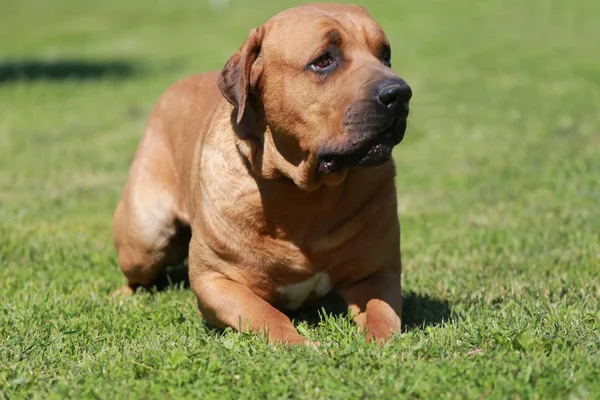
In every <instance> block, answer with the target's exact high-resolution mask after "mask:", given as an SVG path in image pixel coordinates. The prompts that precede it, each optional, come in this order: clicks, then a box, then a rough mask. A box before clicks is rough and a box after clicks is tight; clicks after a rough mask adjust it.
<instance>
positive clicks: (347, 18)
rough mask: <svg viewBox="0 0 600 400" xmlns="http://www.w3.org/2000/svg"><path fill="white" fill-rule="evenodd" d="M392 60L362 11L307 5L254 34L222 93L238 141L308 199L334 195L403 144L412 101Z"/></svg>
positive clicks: (225, 75)
mask: <svg viewBox="0 0 600 400" xmlns="http://www.w3.org/2000/svg"><path fill="white" fill-rule="evenodd" d="M390 57H391V51H390V44H389V42H388V40H387V38H386V35H385V33H384V32H383V30H382V29H381V27H380V26H379V25H378V24H377V23H376V22H375V21H374V20H373V19H372V18H371V17H370V16H369V14H368V13H367V12H366V11H365V10H364V9H363V8H361V7H358V6H351V5H340V4H311V5H306V6H301V7H298V8H294V9H290V10H286V11H284V12H282V13H280V14H278V15H276V16H274V17H273V18H271V19H270V20H269V21H268V22H267V23H265V24H264V25H262V26H260V27H259V28H257V29H255V30H253V31H252V32H250V35H249V36H248V38H247V39H246V42H245V43H244V45H243V46H242V48H241V49H240V51H239V52H238V53H236V54H235V55H234V56H233V57H232V58H231V59H230V60H229V61H228V63H227V65H226V66H225V68H224V69H223V71H222V72H221V75H220V78H219V87H220V89H221V92H222V93H223V95H224V96H225V98H226V99H227V100H228V101H229V102H230V103H231V104H233V105H234V107H235V110H234V113H233V119H234V126H236V130H237V132H238V135H239V136H240V137H241V138H242V139H245V140H248V141H254V142H255V143H257V145H256V146H254V148H258V149H262V152H263V153H262V154H263V155H262V158H261V161H260V163H261V165H262V164H264V163H265V161H268V162H272V163H274V164H277V165H276V168H277V169H279V170H280V171H281V172H282V173H283V174H284V175H287V176H288V177H290V178H292V179H293V180H294V181H295V182H296V184H298V186H300V187H303V188H306V189H311V188H314V187H315V186H318V185H319V184H320V182H324V183H326V184H329V185H336V184H339V183H340V182H342V181H343V180H344V179H345V177H346V173H347V170H348V169H349V168H352V167H363V166H374V165H380V164H382V163H385V162H386V161H388V160H390V158H391V153H392V148H393V147H394V146H395V145H396V144H398V143H399V142H400V141H401V140H402V138H403V137H404V132H405V130H406V119H407V116H408V110H409V107H408V105H409V100H410V98H411V96H412V92H411V89H410V87H409V86H408V85H407V84H406V82H405V81H404V80H402V79H401V78H400V77H398V75H396V73H395V72H394V71H393V70H392V69H391V61H390ZM266 146H270V147H272V149H271V150H270V151H268V149H265V147H266ZM267 154H270V156H268V157H267V158H269V157H270V158H275V159H277V161H273V160H265V157H266V156H265V155H267Z"/></svg>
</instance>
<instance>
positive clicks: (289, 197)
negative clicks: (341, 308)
mask: <svg viewBox="0 0 600 400" xmlns="http://www.w3.org/2000/svg"><path fill="white" fill-rule="evenodd" d="M390 57H391V51H390V44H389V42H388V39H387V38H386V35H385V33H384V31H383V30H382V28H381V27H380V26H379V25H378V24H377V23H376V22H375V21H374V20H373V19H372V18H371V17H370V16H369V14H368V13H367V11H366V10H365V9H363V8H362V7H359V6H354V5H341V4H310V5H303V6H300V7H297V8H292V9H289V10H285V11H283V12H281V13H279V14H277V15H275V16H274V17H272V18H271V19H269V20H268V21H267V22H266V23H265V24H263V25H261V26H259V27H258V28H256V29H253V30H252V31H251V32H250V33H249V35H248V37H247V39H246V41H245V42H244V44H243V45H242V47H241V48H240V50H239V51H238V52H237V53H235V54H234V55H233V56H232V57H231V59H229V61H228V62H227V64H226V65H225V67H224V68H223V70H221V71H219V72H212V73H204V74H198V75H194V76H192V77H190V78H187V79H184V80H182V81H180V82H178V83H175V84H174V85H173V86H171V87H170V88H169V89H167V91H166V92H165V93H164V94H163V95H162V96H161V97H160V99H159V100H158V103H157V105H156V106H155V108H154V109H153V111H152V113H151V115H150V117H149V121H148V124H147V127H146V129H145V132H144V135H143V137H142V139H141V142H140V144H139V147H138V149H137V152H136V155H135V158H134V160H133V163H132V165H131V169H130V173H129V177H128V180H127V183H126V185H125V189H124V192H123V195H122V198H121V200H120V202H119V204H118V206H117V209H116V211H115V214H114V243H115V246H116V250H117V253H118V262H119V265H120V267H121V270H122V271H123V273H124V275H125V277H126V279H127V285H126V286H125V289H124V292H125V293H133V292H135V290H136V289H137V288H139V287H146V288H149V287H152V286H153V284H154V283H155V282H156V280H157V277H158V276H159V275H160V273H161V271H163V269H164V268H165V267H166V266H170V265H177V264H180V263H182V262H183V261H185V259H186V258H188V260H189V279H190V286H191V289H192V290H193V292H194V294H195V295H196V297H197V300H198V310H199V312H200V315H201V317H202V318H204V319H205V320H206V321H207V322H208V323H209V324H210V325H213V326H215V327H218V328H226V327H232V328H234V329H237V330H241V331H251V332H253V333H257V334H261V333H262V334H265V335H266V336H267V339H268V341H269V342H271V343H283V344H287V345H297V344H310V343H312V342H310V341H309V340H308V339H306V338H305V337H303V336H302V335H300V334H299V333H298V332H297V331H296V329H295V328H294V325H293V324H292V322H291V321H290V319H289V318H288V317H287V316H286V315H285V314H284V311H285V310H294V309H297V308H299V307H303V306H306V305H308V304H311V303H313V302H314V301H316V300H317V299H319V298H320V297H322V296H324V295H326V294H327V293H329V292H330V291H336V292H337V293H338V294H339V295H340V296H341V298H343V299H344V301H345V302H346V303H347V305H348V308H349V311H350V313H351V315H352V317H353V319H354V321H355V322H356V323H357V324H358V325H359V326H360V327H361V328H362V331H363V332H365V334H366V335H367V338H368V339H369V340H374V341H378V342H380V343H383V342H385V341H387V340H389V339H390V338H392V337H393V335H394V334H396V333H398V332H400V328H401V309H402V296H401V282H400V281H401V255H400V225H399V222H398V214H397V205H396V188H395V167H394V164H393V160H392V158H391V154H392V149H393V147H394V146H395V145H397V144H398V143H400V141H401V140H402V138H403V137H404V134H405V131H406V123H407V117H408V113H409V100H410V99H411V96H412V92H411V88H410V87H409V86H408V84H407V83H406V82H405V81H404V80H403V79H401V78H400V77H399V76H398V75H397V74H396V73H395V72H394V71H393V70H392V69H391V61H390Z"/></svg>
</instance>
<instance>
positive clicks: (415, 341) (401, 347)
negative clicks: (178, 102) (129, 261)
mask: <svg viewBox="0 0 600 400" xmlns="http://www.w3.org/2000/svg"><path fill="white" fill-rule="evenodd" d="M244 4H246V5H244ZM247 4H249V2H242V1H241V0H234V1H233V3H232V6H231V7H230V8H228V9H227V10H225V11H222V12H214V11H211V10H210V8H209V6H208V1H200V0H195V1H191V0H178V1H166V0H161V1H156V2H143V1H141V0H135V1H134V0H132V1H123V0H106V1H103V2H93V3H90V2H82V1H76V0H30V1H23V0H3V2H2V6H1V7H0V9H1V11H0V12H1V15H2V17H0V399H1V398H10V399H13V398H14V399H17V398H25V397H27V398H40V399H47V398H62V397H72V398H179V397H184V396H187V397H192V396H193V397H195V398H236V399H237V398H304V399H321V398H323V399H327V398H340V399H345V398H370V399H380V398H402V397H406V398H482V397H484V398H487V397H489V398H572V399H597V398H600V333H599V332H600V311H599V310H600V278H599V276H600V112H599V110H600V53H599V52H598V42H599V41H600V21H599V19H598V15H599V13H600V3H598V2H597V1H596V0H575V1H572V2H558V1H546V0H531V1H517V0H489V1H485V2H473V1H469V0H456V1H452V2H450V1H442V0H430V1H422V2H418V1H415V2H409V1H402V2H400V1H396V0H387V1H377V2H366V4H367V6H368V8H369V10H370V11H371V13H372V15H373V16H374V17H375V18H376V19H377V20H378V21H380V23H381V24H382V26H383V27H384V29H385V30H386V31H387V33H388V36H389V37H390V39H391V42H392V45H393V64H394V66H395V69H396V70H397V71H398V72H399V74H400V75H401V76H403V77H404V78H406V80H407V81H408V82H409V83H410V84H411V86H412V87H413V90H414V93H415V96H414V101H413V104H412V107H411V108H412V115H411V119H410V127H409V131H408V133H407V136H406V138H405V141H404V142H403V143H402V144H401V145H400V146H399V147H398V148H397V150H396V152H395V159H396V165H397V170H398V178H397V188H398V197H399V215H400V217H401V222H402V226H403V243H402V245H403V256H404V260H405V268H404V275H403V286H404V293H405V310H404V313H405V321H406V322H407V324H406V329H405V331H404V333H403V334H402V335H401V336H400V337H399V339H398V340H396V341H394V342H392V343H390V344H389V345H387V346H385V347H383V348H379V347H377V346H373V345H369V344H366V343H365V342H364V340H363V339H362V337H361V336H360V335H358V333H357V330H356V328H354V327H353V325H352V324H350V323H349V321H348V319H347V318H344V317H334V316H326V317H325V318H323V319H322V321H321V322H320V323H317V324H315V325H311V324H309V323H307V322H305V321H304V322H302V321H301V322H299V330H300V331H301V332H302V333H303V334H305V335H306V336H308V337H309V338H311V339H314V340H318V341H319V342H320V343H321V347H320V348H319V349H317V350H310V349H304V348H295V349H290V350H287V349H274V348H272V347H271V346H269V345H267V344H265V342H264V340H263V339H261V338H258V337H253V336H248V335H244V334H238V333H234V332H230V331H226V332H219V331H216V330H212V329H210V328H209V327H207V326H206V325H205V324H204V323H203V322H202V320H201V319H200V318H199V317H198V316H197V314H196V311H195V304H194V303H195V301H194V297H193V294H192V293H191V292H190V291H189V290H185V289H178V288H172V289H170V290H168V291H166V292H161V293H158V294H156V295H150V294H142V295H140V296H136V297H135V298H133V299H132V300H131V301H127V302H125V304H124V305H122V306H120V305H119V304H117V303H116V302H115V301H113V300H111V298H110V296H109V294H110V293H111V292H112V291H113V290H115V289H116V288H118V287H119V286H120V285H121V284H122V283H123V278H122V276H121V274H120V272H119V270H118V267H117V265H116V257H115V252H114V250H113V247H112V244H111V239H110V237H111V215H112V211H113V209H114V206H115V204H116V202H117V200H118V197H119V195H120V192H121V189H122V187H123V184H124V182H125V177H126V174H127V170H128V167H129V163H130V162H131V159H132V157H133V152H134V150H135V147H136V145H137V142H138V140H139V137H140V135H141V132H142V130H143V126H144V124H145V119H146V117H147V115H148V113H149V111H150V108H151V107H152V105H153V103H154V102H155V101H156V99H157V98H158V96H159V95H160V93H161V92H162V91H163V90H164V89H165V88H166V87H167V86H168V85H169V84H170V83H172V82H174V81H175V80H177V79H179V78H181V77H184V76H187V75H190V74H192V73H195V72H198V71H203V70H210V69H215V68H219V67H221V66H222V65H224V63H225V61H226V60H227V58H228V57H229V56H230V55H231V54H233V52H234V51H235V50H236V49H237V47H238V46H239V45H240V44H241V43H242V41H243V40H244V38H245V35H246V33H247V32H248V31H249V30H250V28H252V27H254V26H256V25H258V24H260V23H261V22H263V21H264V20H266V19H267V18H268V17H269V16H270V15H272V14H273V13H275V12H276V11H278V10H280V9H282V8H285V7H287V6H291V5H293V4H296V3H295V2H293V1H272V2H268V1H266V0H264V1H253V2H252V4H254V6H253V7H250V6H248V5H247ZM18 60H29V61H37V62H40V63H41V64H38V66H37V67H36V68H37V69H34V70H33V71H29V73H28V75H27V74H25V75H24V74H23V68H21V69H20V71H21V75H20V77H19V76H15V74H12V73H9V72H7V71H8V69H7V65H8V64H9V63H11V62H13V61H18ZM64 60H72V61H85V62H88V63H89V64H87V65H83V66H79V67H77V66H75V67H74V68H75V70H76V71H75V72H76V74H75V75H80V78H77V76H70V77H67V78H64V79H58V77H55V78H57V79H43V78H40V76H39V75H36V74H37V72H39V71H40V70H44V69H46V70H48V68H50V67H51V66H49V65H47V64H46V65H45V66H44V63H50V62H58V61H64ZM108 62H115V63H121V64H117V65H115V64H111V65H112V66H111V65H108V64H105V65H104V66H105V67H106V73H105V74H102V75H101V76H95V77H94V76H87V77H84V76H83V75H82V74H84V73H92V72H93V71H92V70H93V69H94V68H92V67H94V65H95V66H96V67H101V68H102V64H103V63H108ZM119 65H120V66H119ZM101 68H100V70H101ZM36 71H37V72H36ZM92 75H93V74H92ZM2 77H5V78H4V79H2Z"/></svg>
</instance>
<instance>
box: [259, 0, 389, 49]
mask: <svg viewBox="0 0 600 400" xmlns="http://www.w3.org/2000/svg"><path fill="white" fill-rule="evenodd" d="M381 43H387V38H386V36H385V33H384V32H383V30H382V29H381V27H380V26H379V24H377V22H375V21H374V20H373V19H372V18H371V17H370V16H369V14H368V13H367V12H366V11H365V10H364V9H362V8H360V7H358V6H350V5H340V4H315V5H307V6H301V7H298V8H293V9H289V10H286V11H284V12H282V13H280V14H277V15H276V16H274V17H273V18H271V19H270V20H269V21H267V23H266V24H265V37H264V39H263V45H262V47H263V51H264V52H265V53H269V52H276V53H278V55H279V56H280V57H282V58H283V59H285V60H295V59H298V58H299V57H302V58H304V57H303V56H310V53H311V52H315V51H319V49H320V48H322V47H323V46H326V45H327V44H334V45H337V46H343V47H344V48H346V49H348V50H350V49H352V48H356V47H366V48H378V47H379V46H380V45H381ZM318 55H319V54H314V56H315V57H316V56H318Z"/></svg>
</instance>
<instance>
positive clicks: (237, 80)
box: [218, 26, 264, 125]
mask: <svg viewBox="0 0 600 400" xmlns="http://www.w3.org/2000/svg"><path fill="white" fill-rule="evenodd" d="M263 33H264V29H263V27H262V26H260V27H258V28H256V29H253V30H252V31H250V34H249V35H248V38H247V39H246V41H245V42H244V44H243V45H242V47H241V48H240V50H239V51H238V52H237V53H235V54H234V55H233V57H231V58H230V59H229V61H227V64H225V67H224V68H223V70H222V71H221V74H220V75H219V81H218V85H219V89H220V90H221V93H222V94H223V96H224V97H225V99H227V101H228V102H230V103H231V104H232V105H233V106H234V107H235V108H236V110H237V118H236V122H237V124H238V125H240V124H241V123H242V120H243V119H244V118H248V117H250V118H251V117H252V116H251V115H248V114H249V111H250V110H249V108H251V106H250V105H249V104H248V93H249V92H251V91H254V90H255V89H256V88H257V85H258V80H259V78H260V75H261V74H262V61H261V60H258V59H259V57H260V46H261V43H262V39H263ZM257 60H258V61H257ZM252 111H254V114H256V110H252ZM248 122H250V121H248ZM250 123H251V122H250Z"/></svg>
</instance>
